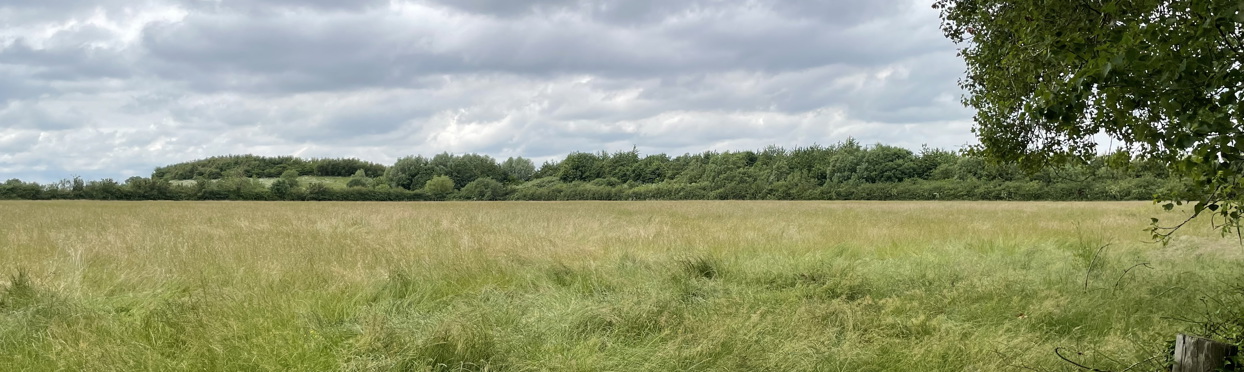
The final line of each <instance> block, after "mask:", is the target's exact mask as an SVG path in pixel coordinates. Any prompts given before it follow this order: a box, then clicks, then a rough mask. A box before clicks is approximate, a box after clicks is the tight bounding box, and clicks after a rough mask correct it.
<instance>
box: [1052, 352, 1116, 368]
mask: <svg viewBox="0 0 1244 372" xmlns="http://www.w3.org/2000/svg"><path fill="white" fill-rule="evenodd" d="M1062 349H1063V348H1062V347H1056V348H1054V355H1057V356H1058V357H1059V358H1062V359H1063V361H1065V362H1067V363H1071V365H1073V366H1076V367H1080V368H1083V369H1087V370H1090V371H1093V372H1111V371H1109V370H1105V369H1097V368H1093V367H1089V366H1086V365H1083V364H1080V363H1076V362H1073V361H1071V359H1067V357H1065V356H1063V354H1062Z"/></svg>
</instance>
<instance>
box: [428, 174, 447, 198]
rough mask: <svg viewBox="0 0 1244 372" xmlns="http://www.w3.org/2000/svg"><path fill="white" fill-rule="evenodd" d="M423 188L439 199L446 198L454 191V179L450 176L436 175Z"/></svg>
mask: <svg viewBox="0 0 1244 372" xmlns="http://www.w3.org/2000/svg"><path fill="white" fill-rule="evenodd" d="M423 190H424V191H426V192H427V193H428V195H431V196H432V197H434V198H437V199H444V198H446V197H448V196H449V194H451V193H453V192H454V180H453V179H452V178H449V177H448V176H436V177H432V179H430V180H428V182H427V183H425V184H424V185H423Z"/></svg>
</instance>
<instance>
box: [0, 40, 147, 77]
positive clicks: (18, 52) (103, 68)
mask: <svg viewBox="0 0 1244 372" xmlns="http://www.w3.org/2000/svg"><path fill="white" fill-rule="evenodd" d="M3 65H10V66H26V67H29V68H31V69H33V70H34V72H33V73H32V74H29V77H32V78H36V79H40V80H50V81H56V80H82V79H100V78H126V77H129V76H131V75H132V72H133V70H132V67H131V66H130V65H128V63H127V61H126V58H125V57H124V56H123V55H121V54H120V53H118V52H115V51H111V50H104V49H88V48H81V47H69V48H64V47H57V48H45V49H34V48H31V47H30V46H29V45H28V44H27V43H26V42H25V41H23V40H18V41H17V42H15V43H13V44H12V45H10V46H9V47H8V48H4V49H0V66H3Z"/></svg>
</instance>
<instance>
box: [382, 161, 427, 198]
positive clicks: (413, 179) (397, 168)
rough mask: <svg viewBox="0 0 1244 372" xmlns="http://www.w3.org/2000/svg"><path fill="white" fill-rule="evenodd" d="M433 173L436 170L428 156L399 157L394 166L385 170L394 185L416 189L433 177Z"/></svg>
mask: <svg viewBox="0 0 1244 372" xmlns="http://www.w3.org/2000/svg"><path fill="white" fill-rule="evenodd" d="M433 173H434V171H433V169H432V167H431V164H429V161H428V159H427V158H425V157H422V156H407V157H404V158H401V159H397V162H396V163H393V166H390V167H389V169H388V170H387V171H385V174H384V176H385V178H388V179H389V183H390V184H391V185H392V186H393V187H400V188H403V189H407V190H414V189H417V188H419V186H420V185H423V184H425V183H427V182H428V180H430V179H432V176H433V175H434V174H433Z"/></svg>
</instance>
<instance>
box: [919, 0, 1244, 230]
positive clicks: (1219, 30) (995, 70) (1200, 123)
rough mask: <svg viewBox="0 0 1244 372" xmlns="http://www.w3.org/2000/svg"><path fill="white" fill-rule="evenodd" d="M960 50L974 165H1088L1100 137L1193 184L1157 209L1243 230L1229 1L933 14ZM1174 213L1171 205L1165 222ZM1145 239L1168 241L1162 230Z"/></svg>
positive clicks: (995, 0) (1117, 2)
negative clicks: (1183, 211) (971, 116)
mask: <svg viewBox="0 0 1244 372" xmlns="http://www.w3.org/2000/svg"><path fill="white" fill-rule="evenodd" d="M934 7H936V8H940V10H941V16H942V20H943V22H942V30H943V32H944V33H945V34H946V36H947V37H949V38H950V39H951V40H953V41H955V42H957V43H959V44H961V45H962V46H963V48H962V49H961V50H960V55H961V56H962V57H963V59H964V61H965V62H966V64H967V75H966V77H965V78H964V79H963V80H962V81H961V85H962V87H963V88H964V89H965V90H966V91H967V96H966V98H965V99H964V103H965V104H966V105H968V106H970V107H971V108H974V109H976V111H977V114H976V117H975V119H976V127H975V129H974V130H975V132H976V134H977V136H978V137H979V138H980V141H981V146H980V147H978V148H977V149H976V151H977V152H978V153H980V154H982V155H985V156H986V157H988V158H991V159H1002V160H1005V161H1014V162H1017V164H1019V165H1020V166H1022V167H1025V168H1028V169H1037V168H1040V167H1044V166H1046V164H1047V163H1051V162H1066V161H1080V162H1083V161H1087V160H1088V159H1089V158H1091V157H1093V156H1094V155H1095V154H1096V153H1097V148H1096V146H1097V143H1096V141H1095V140H1094V136H1095V135H1098V134H1105V135H1108V136H1110V137H1111V138H1113V139H1114V140H1116V141H1119V145H1120V146H1121V147H1122V148H1124V149H1126V150H1128V151H1129V152H1131V153H1133V154H1135V155H1137V156H1138V157H1139V158H1141V159H1142V160H1143V161H1152V162H1156V163H1159V164H1162V165H1163V166H1165V167H1169V168H1170V169H1171V170H1172V171H1174V172H1175V173H1176V175H1178V176H1180V177H1184V178H1185V179H1187V180H1189V184H1188V186H1189V187H1187V188H1185V189H1172V190H1167V192H1165V193H1163V194H1161V195H1159V196H1158V199H1161V200H1171V201H1174V202H1175V203H1176V204H1178V203H1182V202H1183V201H1185V200H1192V201H1196V204H1195V206H1194V216H1195V214H1200V213H1202V212H1203V211H1206V210H1208V211H1212V212H1214V213H1217V214H1219V215H1220V216H1222V217H1226V220H1227V221H1229V223H1227V224H1225V225H1223V228H1224V229H1237V231H1238V220H1239V215H1240V208H1241V206H1242V202H1244V193H1242V192H1241V191H1242V190H1240V177H1241V176H1242V175H1244V133H1242V131H1241V121H1240V119H1241V117H1240V115H1241V114H1242V113H1244V107H1242V106H1241V105H1244V102H1241V89H1244V71H1241V67H1244V66H1242V64H1241V62H1242V61H1241V57H1242V56H1244V54H1241V53H1244V46H1242V45H1241V40H1244V27H1241V26H1242V23H1241V22H1242V21H1244V17H1242V16H1241V8H1242V7H1244V3H1241V2H1239V1H1234V0H1098V1H1082V0H1028V1H1009V0H937V1H936V2H935V4H934ZM1170 206H1171V205H1170V204H1168V208H1169V207H1170ZM1156 223H1157V221H1155V225H1154V228H1153V230H1152V231H1153V232H1154V233H1155V236H1157V237H1165V236H1169V235H1168V234H1169V232H1170V229H1169V228H1160V227H1158V226H1157V224H1156Z"/></svg>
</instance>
